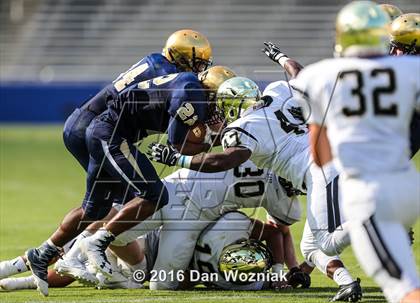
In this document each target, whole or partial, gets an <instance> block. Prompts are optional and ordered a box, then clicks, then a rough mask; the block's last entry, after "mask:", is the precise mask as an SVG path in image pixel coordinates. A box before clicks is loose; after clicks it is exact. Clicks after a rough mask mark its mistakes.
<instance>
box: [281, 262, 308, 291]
mask: <svg viewBox="0 0 420 303" xmlns="http://www.w3.org/2000/svg"><path fill="white" fill-rule="evenodd" d="M286 279H287V282H288V283H289V285H290V286H292V287H293V288H297V287H299V286H300V287H302V288H309V287H310V286H311V276H310V275H308V274H307V273H305V272H303V271H302V270H300V268H298V267H293V268H291V269H290V271H289V272H288V273H287V274H286Z"/></svg>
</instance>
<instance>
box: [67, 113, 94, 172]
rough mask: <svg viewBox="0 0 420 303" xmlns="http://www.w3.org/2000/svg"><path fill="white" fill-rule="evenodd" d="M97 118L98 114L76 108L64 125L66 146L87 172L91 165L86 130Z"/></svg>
mask: <svg viewBox="0 0 420 303" xmlns="http://www.w3.org/2000/svg"><path fill="white" fill-rule="evenodd" d="M95 116H96V114H95V113H93V112H91V111H88V110H82V109H80V108H76V109H75V110H74V111H73V113H72V114H71V115H70V116H69V117H68V118H67V120H66V122H65V123H64V130H63V141H64V145H65V146H66V148H67V149H68V151H69V152H70V153H71V154H72V155H73V157H75V158H76V160H77V161H78V162H79V163H80V165H81V166H82V167H83V169H84V170H85V171H87V170H88V165H89V152H88V149H87V145H86V129H87V127H88V126H89V124H90V122H91V121H92V120H93V118H95Z"/></svg>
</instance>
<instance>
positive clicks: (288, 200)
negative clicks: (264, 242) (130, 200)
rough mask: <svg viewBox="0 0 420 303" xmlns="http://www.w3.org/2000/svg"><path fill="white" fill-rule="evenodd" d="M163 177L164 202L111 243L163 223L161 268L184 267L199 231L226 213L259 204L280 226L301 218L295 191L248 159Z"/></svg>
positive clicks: (163, 284)
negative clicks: (211, 170) (229, 166)
mask: <svg viewBox="0 0 420 303" xmlns="http://www.w3.org/2000/svg"><path fill="white" fill-rule="evenodd" d="M162 181H163V182H164V185H165V187H166V188H167V190H168V193H169V196H170V197H171V199H170V201H169V204H168V205H167V206H165V207H163V208H162V210H161V211H158V212H157V213H156V214H155V215H154V216H153V217H151V218H149V220H147V221H145V222H143V223H141V224H139V225H138V226H135V227H134V228H132V229H130V230H128V231H126V232H124V233H122V234H121V235H120V236H118V237H117V238H116V239H115V241H114V242H113V243H112V245H113V246H125V245H127V243H131V242H132V241H134V240H135V239H136V238H137V237H138V236H139V235H141V234H142V233H144V232H145V231H148V230H152V229H155V228H157V227H159V226H162V232H161V235H160V238H161V241H160V247H159V254H158V256H157V260H156V265H155V266H156V268H159V269H160V270H163V271H166V272H169V271H177V270H186V269H187V267H188V264H189V262H190V260H191V257H192V254H193V251H194V247H195V244H196V241H197V239H198V236H199V235H200V233H201V231H202V230H203V229H204V228H205V227H206V226H207V225H208V224H209V223H211V222H214V221H215V220H217V219H218V218H219V217H220V216H221V215H222V214H223V213H225V212H228V211H232V210H236V209H239V208H256V207H263V208H265V209H266V210H267V212H268V213H269V214H270V215H271V217H272V218H274V219H275V221H276V223H279V224H280V225H284V226H287V225H291V224H293V223H295V222H296V221H298V220H299V218H300V213H301V210H300V204H299V201H298V200H297V198H296V197H295V196H294V195H293V194H294V193H293V192H292V193H289V195H290V197H289V196H288V193H287V192H286V191H285V189H284V188H283V186H282V185H281V184H280V181H279V178H277V176H275V175H274V174H272V173H271V172H270V171H268V170H266V169H258V168H257V167H256V166H255V165H254V164H253V163H252V162H251V161H247V162H245V163H243V164H242V165H240V166H238V167H236V168H234V169H232V170H228V171H224V172H219V173H211V174H209V173H203V172H196V171H193V170H188V169H181V170H178V171H176V172H174V173H173V174H171V175H169V176H167V177H166V178H164V179H163V180H162ZM289 236H290V235H289ZM273 240H274V239H273ZM274 268H278V269H279V270H280V269H282V266H281V264H274ZM168 279H169V276H168ZM177 287H178V282H177V281H169V280H162V281H156V282H151V283H150V288H151V289H176V288H177Z"/></svg>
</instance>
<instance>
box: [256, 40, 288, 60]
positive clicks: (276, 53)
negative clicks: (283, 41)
mask: <svg viewBox="0 0 420 303" xmlns="http://www.w3.org/2000/svg"><path fill="white" fill-rule="evenodd" d="M264 45H265V47H264V48H263V49H262V50H261V51H262V52H263V53H264V54H266V55H267V57H268V58H270V59H271V60H273V61H274V62H276V63H278V64H280V65H281V66H284V63H285V62H286V61H287V60H288V59H289V57H287V55H285V54H284V53H282V52H281V50H280V48H279V47H278V46H277V45H275V44H274V43H273V42H270V41H268V42H264Z"/></svg>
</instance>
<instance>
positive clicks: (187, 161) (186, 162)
mask: <svg viewBox="0 0 420 303" xmlns="http://www.w3.org/2000/svg"><path fill="white" fill-rule="evenodd" d="M192 158H193V156H185V155H181V157H179V159H178V161H177V162H176V165H177V166H180V167H184V168H190V166H191V161H192Z"/></svg>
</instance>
